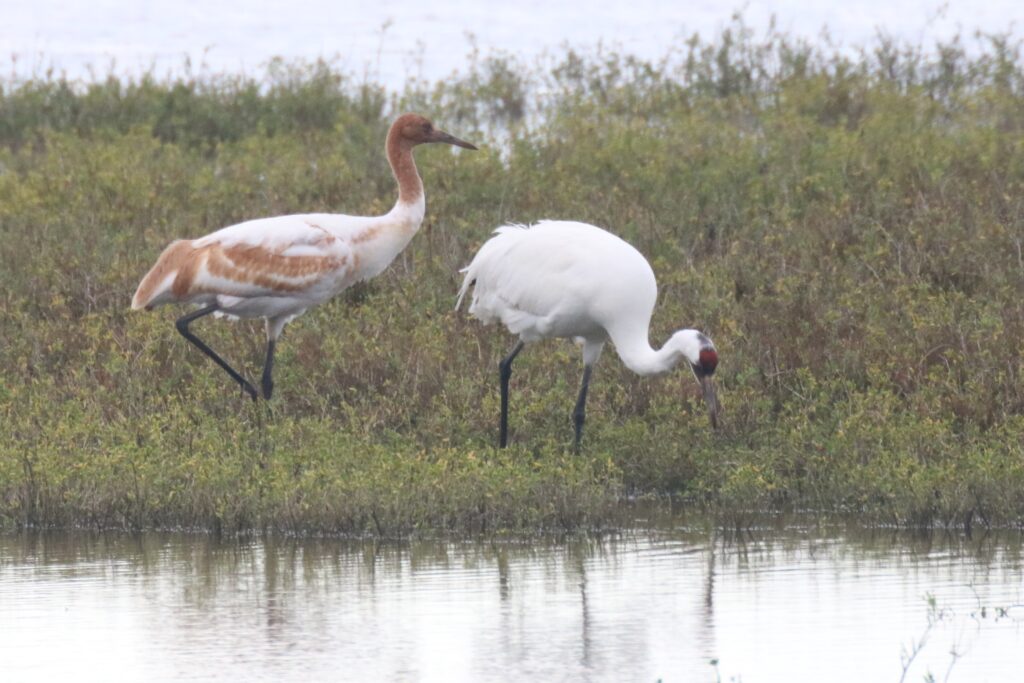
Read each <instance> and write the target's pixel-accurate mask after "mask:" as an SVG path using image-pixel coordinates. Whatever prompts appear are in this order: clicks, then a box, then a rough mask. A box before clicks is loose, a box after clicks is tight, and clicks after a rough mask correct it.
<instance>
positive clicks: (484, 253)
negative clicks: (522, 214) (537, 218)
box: [455, 223, 529, 311]
mask: <svg viewBox="0 0 1024 683" xmlns="http://www.w3.org/2000/svg"><path fill="white" fill-rule="evenodd" d="M524 230H529V226H527V225H523V224H522V223H509V224H508V225H502V226H499V227H498V228H495V230H494V232H493V233H492V234H493V235H494V236H493V237H491V238H490V239H489V240H487V241H486V242H484V244H483V246H481V247H480V249H479V251H477V252H476V256H474V257H473V260H472V261H471V262H470V264H469V265H468V266H466V267H465V268H463V269H462V270H460V271H459V272H460V273H465V275H464V276H463V278H462V286H461V287H459V298H458V300H457V301H456V302H455V310H456V311H457V310H459V308H460V307H461V306H462V299H463V298H464V297H465V296H466V292H468V291H469V288H470V287H472V286H473V285H475V284H476V276H477V272H478V271H479V269H480V268H486V267H487V266H486V264H487V261H488V259H489V258H490V257H491V252H492V251H494V250H495V249H496V245H497V244H498V243H499V240H500V237H501V236H502V235H504V234H507V233H510V232H512V233H519V232H521V231H524Z"/></svg>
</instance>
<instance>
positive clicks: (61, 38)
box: [0, 0, 1024, 88]
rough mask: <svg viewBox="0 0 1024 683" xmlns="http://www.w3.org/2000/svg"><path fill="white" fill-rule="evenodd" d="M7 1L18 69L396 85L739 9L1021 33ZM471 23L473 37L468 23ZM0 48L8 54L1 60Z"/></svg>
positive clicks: (538, 3) (677, 14)
mask: <svg viewBox="0 0 1024 683" xmlns="http://www.w3.org/2000/svg"><path fill="white" fill-rule="evenodd" d="M0 6H2V9H3V11H2V17H3V18H2V21H0V59H4V60H9V59H10V58H11V57H12V56H13V57H14V58H15V61H14V62H9V64H8V66H9V71H10V72H13V73H14V74H16V75H20V76H22V77H24V76H26V75H31V74H40V73H43V72H45V71H46V69H48V68H51V67H52V68H54V69H55V70H56V71H57V72H58V73H59V72H65V73H67V74H68V75H70V76H71V77H74V78H81V77H87V76H88V74H89V73H90V67H91V69H92V70H93V73H98V74H99V75H104V74H105V73H106V72H107V71H108V70H109V69H111V67H113V69H114V71H115V72H117V73H125V72H127V73H138V72H140V71H143V70H146V69H150V68H152V69H154V70H155V71H156V72H157V74H164V73H167V72H168V71H179V72H180V71H181V69H182V66H183V64H184V62H185V60H186V58H188V59H189V60H191V63H192V67H193V69H194V70H195V71H198V72H202V71H207V72H224V71H227V72H240V71H242V72H254V71H257V70H259V69H261V68H262V66H263V65H264V64H266V62H267V61H268V60H270V59H271V58H272V57H275V56H280V57H284V58H286V59H316V58H318V57H324V58H327V59H329V60H332V61H334V62H335V63H336V64H337V65H338V66H339V67H340V68H342V69H343V70H345V71H349V72H351V73H353V74H355V75H357V76H360V77H367V78H369V79H371V80H374V81H380V82H382V83H385V84H386V85H388V86H391V87H393V88H398V87H400V86H401V85H402V84H403V83H404V82H405V81H406V79H408V78H409V77H422V78H426V79H428V80H436V79H440V78H444V77H446V76H447V75H449V74H451V73H452V72H454V71H462V72H464V71H465V70H466V65H467V55H468V54H469V53H470V52H471V50H472V49H473V46H474V45H476V46H478V47H479V48H480V49H481V51H482V52H484V53H485V54H489V53H490V52H491V51H495V50H496V51H501V52H504V53H507V54H510V55H515V56H517V57H519V58H521V59H523V60H526V61H527V62H530V61H532V60H533V59H535V58H536V57H537V56H538V55H541V54H543V53H548V54H551V53H561V52H562V51H563V50H564V48H565V47H566V46H572V47H576V48H581V49H593V48H594V47H595V46H597V45H598V44H602V45H604V46H605V48H610V49H619V50H622V51H625V52H629V53H631V54H635V55H639V56H641V57H644V58H649V59H657V58H660V57H663V56H665V55H666V54H668V52H669V51H670V50H672V49H673V48H681V47H682V45H683V43H684V41H685V40H686V39H687V38H689V37H690V36H692V35H693V34H694V33H699V34H700V35H701V36H703V37H704V38H705V39H710V38H712V37H713V36H715V35H716V34H718V33H719V32H720V31H721V30H722V29H723V28H725V27H726V26H728V25H729V24H730V21H731V17H732V15H733V14H734V12H736V11H737V10H741V11H742V15H743V18H744V21H745V23H746V24H747V25H748V26H749V27H750V28H751V29H753V30H754V31H755V33H756V34H757V35H763V34H764V33H765V32H766V31H767V29H768V26H769V24H770V23H771V22H772V21H773V18H774V21H775V23H776V26H777V27H778V29H780V30H782V31H785V32H787V33H788V34H791V35H794V36H799V37H802V38H806V39H810V40H814V41H817V40H820V38H821V35H822V29H823V28H825V27H828V33H829V35H830V36H831V40H832V41H833V42H835V43H837V44H840V45H842V46H847V47H849V46H858V45H865V44H867V43H869V42H870V41H872V40H873V38H874V37H875V36H876V35H878V34H879V33H884V34H886V35H889V36H892V37H895V38H897V39H899V40H901V41H906V42H910V43H912V44H922V45H923V46H925V47H930V46H933V45H934V43H935V41H936V40H947V39H949V38H950V37H951V36H953V35H955V34H957V33H958V32H963V33H964V34H965V38H969V36H970V35H971V34H972V32H973V31H975V30H981V31H985V32H990V33H991V32H997V33H1002V32H1005V31H1011V32H1016V33H1017V34H1019V33H1020V31H1021V29H1022V25H1021V24H1022V23H1024V3H1022V2H1020V1H1019V0H988V1H987V2H983V3H979V2H973V1H971V2H967V1H965V0H950V1H948V2H938V1H935V0H903V1H901V2H890V1H887V0H849V1H847V2H831V3H822V2H812V1H809V0H777V1H775V2H736V3H734V4H733V5H729V4H723V3H721V2H718V1H715V0H691V1H688V2H665V0H631V1H630V2H618V1H613V0H589V1H588V2H547V1H545V0H517V1H516V2H494V1H486V2H480V1H477V0H432V1H431V2H413V1H411V0H378V1H376V2H351V1H346V0H341V1H340V2H339V1H338V0H330V1H328V0H249V1H248V2H244V3H237V2H224V1H222V0H220V1H218V0H148V1H147V2H133V1H129V0H91V1H90V2H80V1H79V0H35V1H33V2H13V1H12V0H7V1H5V2H3V3H2V4H0ZM471 36H472V37H471ZM2 64H3V63H2V62H0V66H2Z"/></svg>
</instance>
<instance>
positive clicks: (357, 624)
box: [0, 527, 1024, 683]
mask: <svg viewBox="0 0 1024 683" xmlns="http://www.w3.org/2000/svg"><path fill="white" fill-rule="evenodd" d="M1022 560H1024V552H1022V547H1021V539H1020V535H1019V534H1016V533H1003V534H993V535H990V536H988V537H986V538H984V539H975V540H966V539H963V538H960V537H955V536H942V535H933V536H931V537H929V538H920V537H912V536H904V535H898V534H894V533H890V532H882V531H850V530H843V531H835V532H824V531H815V530H808V529H799V528H791V527H780V528H778V529H774V530H767V531H764V532H757V533H752V534H748V535H743V536H740V537H728V538H726V537H722V536H719V535H716V534H714V533H713V532H710V531H707V530H704V529H694V528H689V527H678V528H676V527H666V528H665V529H663V530H660V531H653V532H644V533H641V534H639V535H624V536H620V537H614V538H607V539H604V540H594V539H589V540H581V539H577V540H572V541H566V542H554V541H547V540H540V541H534V542H525V541H521V542H497V541H496V542H486V543H482V542H416V543H412V544H375V543H373V542H370V541H366V542H353V541H341V540H303V541H270V540H268V541H218V540H216V539H213V538H210V537H206V536H195V535H185V534H145V535H140V536H122V535H109V536H107V535H89V534H45V535H35V534H31V535H17V536H0V663H2V667H3V669H2V671H3V674H2V679H3V680H4V681H11V682H13V681H41V680H75V681H155V680H213V679H219V680H238V681H241V680H245V681H257V680H265V681H322V680H355V681H367V680H428V681H429V680H436V681H462V680H465V681H490V680H616V681H626V680H641V681H654V680H657V679H662V680H665V681H714V680H716V679H717V678H718V677H720V680H722V681H731V680H737V681H739V680H742V681H745V682H747V683H758V682H762V681H764V682H768V681H785V682H786V683H791V682H792V681H832V682H835V681H857V682H858V683H859V682H863V681H898V680H900V676H901V675H902V673H903V667H904V663H905V662H906V661H908V660H907V658H908V657H909V654H910V653H912V652H913V651H914V649H915V647H919V649H920V652H919V653H918V654H917V655H916V657H914V659H913V661H912V662H911V664H910V666H909V667H908V675H907V678H906V680H908V681H921V680H924V677H925V676H926V675H927V674H929V673H931V674H932V675H934V676H935V678H936V680H940V681H941V680H945V676H946V674H947V672H952V673H951V676H950V680H953V681H957V680H959V681H971V682H980V681H1007V682H1009V681H1019V680H1021V679H1020V676H1021V671H1022V670H1024V607H1022V603H1024V595H1022V591H1024V586H1022V577H1024V573H1022V571H1024V570H1022ZM929 596H931V599H932V601H933V602H932V606H931V607H930V606H929ZM951 653H955V655H954V654H951ZM951 665H952V668H950V666H951Z"/></svg>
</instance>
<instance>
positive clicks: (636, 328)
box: [455, 221, 719, 449]
mask: <svg viewBox="0 0 1024 683" xmlns="http://www.w3.org/2000/svg"><path fill="white" fill-rule="evenodd" d="M463 272H465V274H466V275H465V278H464V279H463V281H462V287H461V288H460V290H459V299H458V303H456V305H455V308H456V310H457V309H458V308H459V306H460V305H461V304H462V299H463V297H464V296H465V295H466V292H468V291H469V288H470V287H471V286H472V287H473V295H472V301H471V303H470V306H469V312H470V314H472V315H473V316H474V317H476V318H477V319H479V320H480V321H482V322H483V323H485V324H486V323H491V322H493V321H499V322H501V323H502V324H503V325H505V327H506V328H508V330H509V332H511V333H512V334H516V335H519V340H518V341H517V342H516V344H515V346H513V347H512V350H511V351H510V352H509V354H508V355H507V356H506V357H505V358H504V360H502V361H501V363H500V364H499V371H500V372H499V377H500V381H501V421H500V429H499V436H498V442H499V445H500V446H501V447H502V448H504V447H505V446H506V445H507V443H508V382H509V378H510V377H511V376H512V361H513V360H515V358H516V356H517V355H519V352H520V351H522V350H523V346H524V344H526V343H527V342H534V341H539V340H541V339H548V338H550V337H567V338H573V339H576V340H577V341H580V342H582V345H583V383H582V386H581V387H580V393H579V397H578V398H577V400H576V408H575V410H574V411H573V422H574V425H575V429H576V438H575V447H576V448H577V449H578V448H579V445H580V439H581V438H582V436H583V421H584V418H585V406H586V401H587V387H588V386H589V384H590V376H591V373H592V371H593V368H594V364H595V363H596V362H597V359H598V358H599V357H600V356H601V351H602V349H603V348H604V345H605V342H607V341H608V340H609V339H610V340H611V341H612V343H613V344H614V345H615V350H616V352H618V354H619V357H620V358H621V359H622V362H623V363H625V364H626V367H628V368H629V369H630V370H632V371H633V372H636V373H638V374H640V375H653V374H658V373H662V372H666V371H668V370H671V369H672V368H673V367H675V366H676V364H678V363H679V362H681V361H683V360H686V361H688V362H689V364H690V368H691V369H692V370H693V374H694V376H695V377H696V378H697V380H698V381H699V382H700V385H701V388H702V390H703V394H704V401H705V403H706V404H707V407H708V414H709V416H710V418H711V426H712V427H714V428H717V426H718V411H719V405H718V399H717V397H716V395H715V385H714V382H713V380H712V378H711V376H712V375H713V374H714V372H715V367H717V365H718V353H717V351H716V350H715V345H714V344H712V343H711V340H710V339H708V338H707V337H706V336H705V335H704V334H702V333H701V332H699V331H697V330H692V329H685V330H679V331H678V332H676V333H674V334H673V335H672V336H671V337H670V338H669V340H668V341H667V342H665V345H664V346H662V347H661V348H660V349H658V350H654V349H653V348H651V345H650V343H649V342H648V340H647V334H648V328H649V326H650V321H651V313H652V312H653V311H654V304H655V300H656V299H657V293H658V286H657V283H656V281H655V279H654V271H652V270H651V266H650V264H649V263H648V262H647V259H645V258H644V257H643V256H642V255H641V254H640V252H639V251H637V250H636V249H634V248H633V247H632V246H631V245H629V244H628V243H627V242H625V241H624V240H622V239H620V238H619V237H616V236H615V235H613V234H611V233H610V232H608V231H606V230H602V229H601V228H598V227H595V226H593V225H587V224H586V223H576V222H570V221H541V222H540V223H537V224H536V225H534V226H533V227H526V226H521V225H505V226H502V227H500V228H498V229H497V230H495V236H494V237H492V238H491V239H489V240H488V241H487V242H486V243H484V245H483V246H482V247H480V251H478V252H477V254H476V256H475V257H474V258H473V261H472V262H471V263H470V264H469V266H468V267H466V268H465V269H464V271H463Z"/></svg>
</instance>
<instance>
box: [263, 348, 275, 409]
mask: <svg viewBox="0 0 1024 683" xmlns="http://www.w3.org/2000/svg"><path fill="white" fill-rule="evenodd" d="M275 345H276V342H275V341H274V340H273V339H271V340H270V341H268V342H267V360H266V361H265V362H264V363H263V379H262V380H261V381H260V384H261V385H262V387H263V398H265V399H267V400H268V401H269V400H270V395H271V394H273V393H274V378H273V377H271V374H272V373H273V372H274V346H275Z"/></svg>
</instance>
